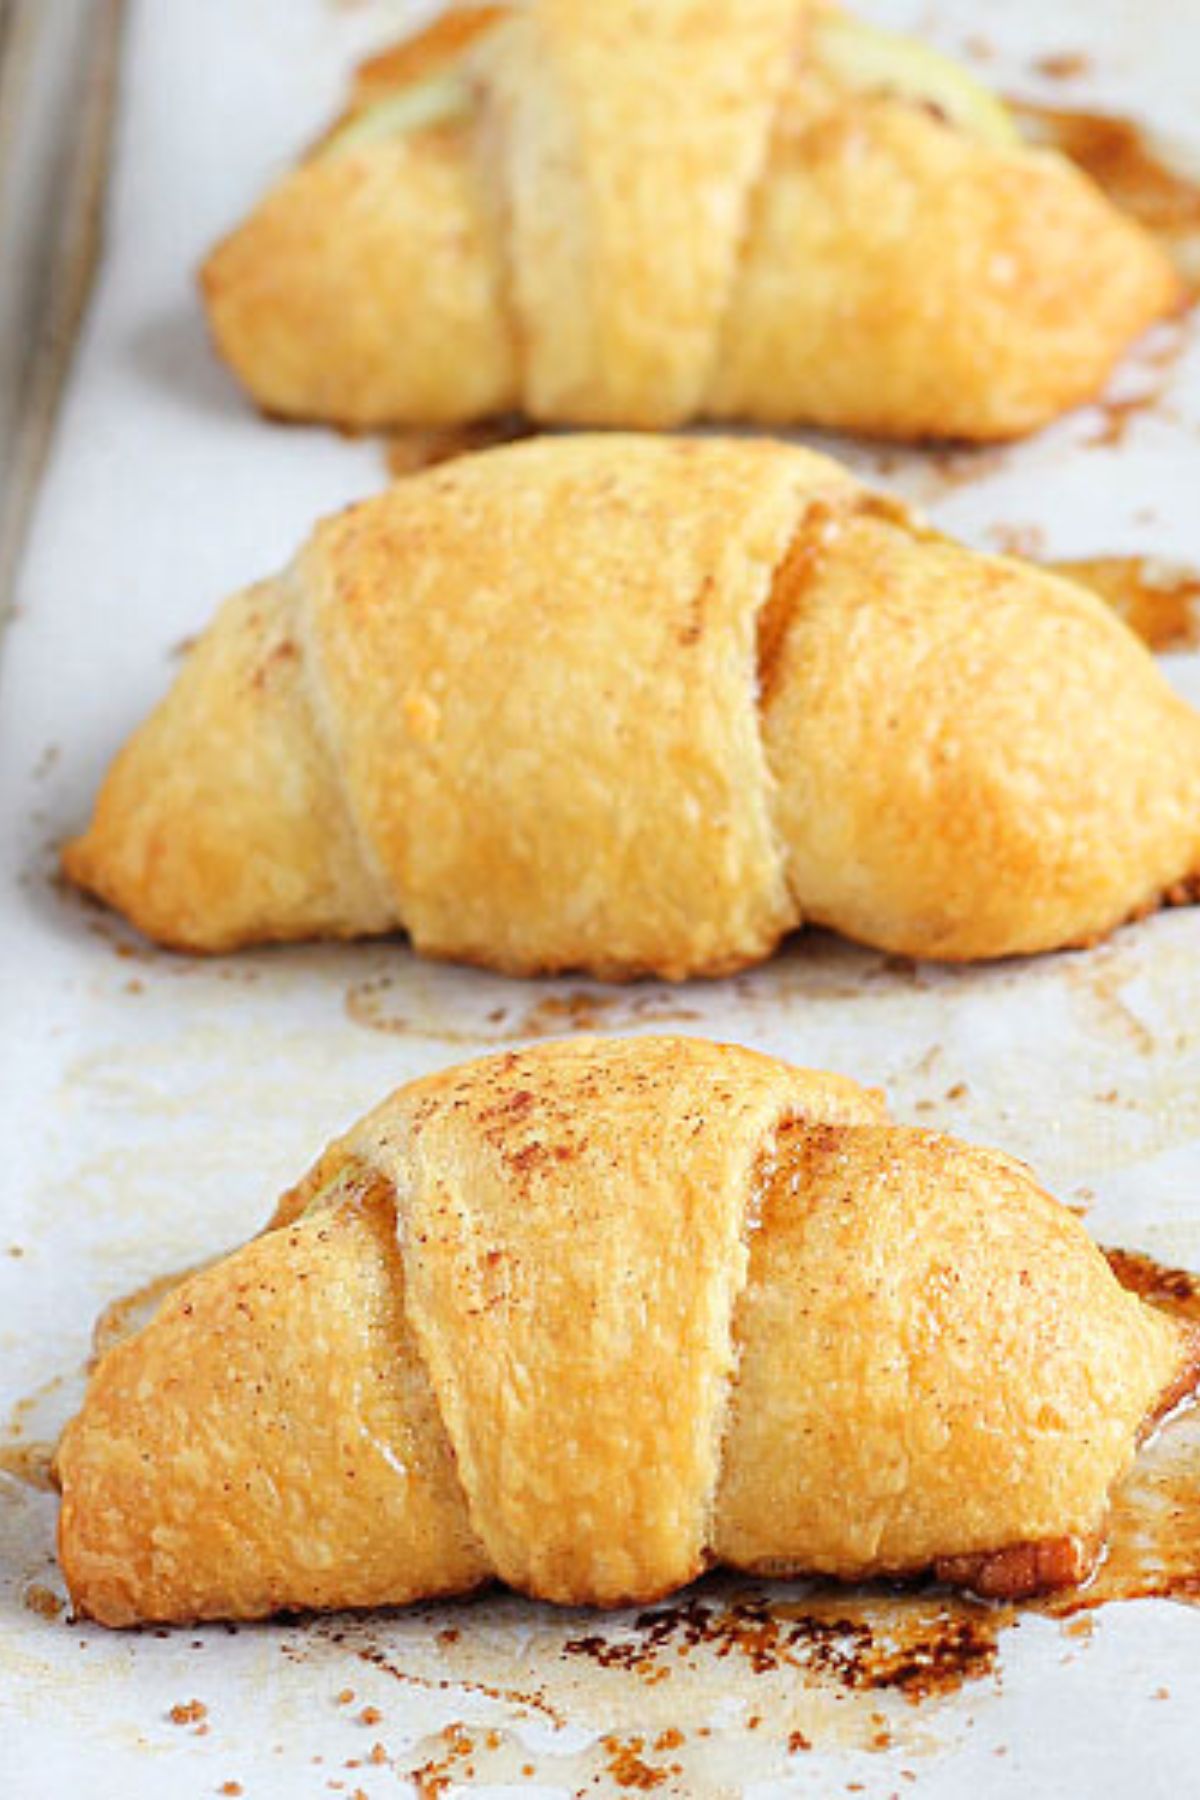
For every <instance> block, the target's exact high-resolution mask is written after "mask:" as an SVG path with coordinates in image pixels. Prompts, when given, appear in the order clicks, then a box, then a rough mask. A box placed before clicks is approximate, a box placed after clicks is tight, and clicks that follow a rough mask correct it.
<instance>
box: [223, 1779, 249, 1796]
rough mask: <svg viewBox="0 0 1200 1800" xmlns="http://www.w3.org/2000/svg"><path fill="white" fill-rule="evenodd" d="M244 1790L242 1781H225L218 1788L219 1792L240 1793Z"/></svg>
mask: <svg viewBox="0 0 1200 1800" xmlns="http://www.w3.org/2000/svg"><path fill="white" fill-rule="evenodd" d="M242 1791H243V1789H242V1784H241V1782H240V1781H226V1782H223V1783H222V1784H221V1786H220V1787H219V1788H218V1790H217V1792H218V1793H221V1794H240V1793H241V1792H242Z"/></svg>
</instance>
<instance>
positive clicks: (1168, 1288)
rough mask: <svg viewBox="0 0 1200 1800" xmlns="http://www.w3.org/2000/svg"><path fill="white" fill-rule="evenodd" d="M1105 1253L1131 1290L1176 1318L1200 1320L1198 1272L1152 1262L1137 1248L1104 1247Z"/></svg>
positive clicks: (1151, 1258)
mask: <svg viewBox="0 0 1200 1800" xmlns="http://www.w3.org/2000/svg"><path fill="white" fill-rule="evenodd" d="M1104 1254H1105V1256H1106V1257H1107V1258H1108V1266H1109V1268H1110V1269H1111V1270H1112V1272H1113V1274H1114V1275H1115V1276H1116V1278H1117V1280H1118V1281H1119V1282H1120V1284H1121V1286H1122V1287H1124V1288H1128V1289H1129V1291H1130V1293H1132V1294H1137V1295H1139V1296H1140V1298H1141V1299H1143V1300H1148V1301H1149V1302H1150V1304H1151V1306H1161V1308H1162V1310H1163V1311H1164V1312H1169V1313H1174V1314H1175V1316H1176V1318H1180V1319H1187V1320H1189V1321H1190V1322H1191V1323H1194V1324H1200V1275H1193V1274H1192V1272H1191V1270H1190V1269H1172V1268H1170V1267H1169V1266H1168V1265H1167V1264H1165V1263H1159V1262H1155V1261H1154V1259H1153V1257H1150V1256H1144V1255H1143V1254H1142V1252H1141V1251H1140V1250H1105V1252H1104Z"/></svg>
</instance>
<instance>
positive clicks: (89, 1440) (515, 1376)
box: [58, 1039, 1196, 1625]
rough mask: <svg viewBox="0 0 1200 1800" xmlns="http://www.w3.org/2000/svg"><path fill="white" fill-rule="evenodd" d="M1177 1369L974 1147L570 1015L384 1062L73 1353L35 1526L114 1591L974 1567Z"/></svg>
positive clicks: (838, 1093) (396, 1592)
mask: <svg viewBox="0 0 1200 1800" xmlns="http://www.w3.org/2000/svg"><path fill="white" fill-rule="evenodd" d="M1195 1368H1196V1342H1195V1334H1194V1332H1192V1331H1191V1329H1190V1328H1185V1327H1183V1326H1182V1325H1180V1324H1179V1323H1178V1322H1177V1321H1175V1320H1172V1319H1169V1318H1168V1317H1167V1316H1166V1315H1165V1314H1161V1313H1158V1312H1156V1311H1155V1310H1154V1309H1153V1308H1152V1307H1150V1306H1148V1305H1147V1304H1146V1303H1145V1302H1143V1301H1141V1300H1140V1299H1138V1298H1137V1297H1136V1296H1134V1295H1131V1294H1129V1293H1127V1292H1126V1291H1125V1290H1124V1289H1123V1288H1122V1287H1121V1286H1120V1285H1119V1283H1118V1282H1117V1280H1116V1279H1115V1277H1114V1276H1113V1275H1112V1273H1111V1271H1110V1270H1109V1267H1108V1265H1107V1263H1106V1262H1105V1260H1104V1258H1103V1257H1102V1256H1101V1255H1100V1253H1099V1252H1098V1251H1097V1250H1096V1249H1095V1247H1094V1246H1093V1245H1092V1243H1091V1242H1090V1240H1089V1239H1088V1237H1087V1235H1086V1233H1085V1232H1084V1230H1083V1228H1082V1226H1081V1225H1080V1224H1079V1222H1078V1220H1077V1219H1076V1218H1075V1217H1074V1216H1073V1215H1072V1214H1071V1213H1070V1212H1069V1211H1068V1210H1067V1209H1065V1208H1063V1207H1060V1206H1059V1205H1058V1204H1057V1203H1056V1202H1054V1201H1052V1200H1050V1199H1049V1198H1048V1197H1047V1196H1046V1195H1045V1194H1043V1193H1041V1192H1040V1191H1039V1190H1038V1188H1037V1187H1036V1186H1035V1185H1034V1182H1033V1180H1032V1178H1031V1177H1030V1175H1029V1173H1028V1171H1027V1170H1025V1169H1024V1168H1023V1167H1022V1166H1021V1165H1019V1164H1017V1163H1014V1162H1012V1161H1011V1160H1010V1159H1009V1158H1007V1157H1004V1156H1001V1155H999V1154H997V1153H996V1152H993V1151H984V1150H976V1149H972V1148H969V1147H968V1146H965V1145H962V1144H958V1143H955V1142H954V1141H953V1140H952V1139H949V1138H945V1137H941V1136H937V1135H935V1134H933V1133H929V1132H920V1131H910V1130H904V1129H901V1128H898V1127H895V1126H893V1125H891V1124H889V1123H888V1122H887V1116H886V1112H885V1109H884V1106H883V1103H882V1100H881V1097H880V1096H879V1095H877V1094H874V1093H871V1092H867V1091H865V1090H863V1089H861V1088H858V1087H856V1086H855V1085H854V1083H852V1082H850V1081H846V1080H844V1079H841V1078H839V1077H835V1076H828V1075H816V1074H811V1073H808V1072H805V1071H801V1070H797V1069H793V1068H790V1067H788V1066H787V1065H785V1064H782V1063H779V1062H776V1061H773V1060H771V1059H768V1058H766V1057H762V1056H758V1055H755V1054H753V1053H751V1052H749V1051H745V1050H741V1049H736V1048H730V1047H723V1046H719V1045H714V1044H710V1043H706V1042H701V1041H688V1040H686V1039H683V1040H681V1039H641V1040H637V1039H632V1040H624V1041H622V1040H619V1039H613V1040H602V1039H577V1040H573V1041H570V1042H567V1043H558V1044H550V1045H545V1046H541V1047H539V1048H537V1049H534V1050H530V1051H524V1052H519V1053H518V1052H513V1053H509V1054H506V1055H502V1056H493V1057H489V1058H487V1059H485V1060H483V1061H481V1062H476V1063H470V1064H467V1065H465V1066H462V1067H459V1068H455V1069H450V1070H448V1071H446V1072H445V1073H444V1074H440V1075H435V1076H432V1077H429V1078H427V1079H425V1080H422V1081H418V1082H415V1083H413V1084H412V1085H410V1086H409V1087H406V1088H402V1089H401V1090H400V1091H399V1092H398V1093H396V1094H394V1095H393V1096H392V1097H391V1098H390V1099H389V1100H387V1101H385V1102H384V1104H383V1105H382V1106H381V1107H379V1108H378V1109H377V1110H376V1111H375V1112H374V1113H372V1114H370V1115H369V1117H367V1118H366V1119H365V1120H363V1121H362V1122H361V1123H360V1124H359V1125H357V1126H356V1127H355V1128H354V1129H353V1130H352V1131H351V1132H350V1133H349V1134H348V1135H347V1136H346V1137H345V1138H343V1139H341V1140H340V1141H339V1142H338V1143H336V1144H334V1145H333V1146H332V1147H331V1148H330V1150H328V1151H327V1152H326V1154H325V1155H324V1156H323V1157H322V1158H321V1160H320V1162H319V1163H318V1164H317V1166H316V1168H315V1169H314V1170H313V1171H312V1173H311V1174H310V1175H309V1177H308V1178H307V1179H306V1180H305V1181H304V1182H302V1183H301V1184H300V1186H299V1187H298V1188H296V1189H294V1190H293V1191H292V1192H291V1193H289V1194H288V1195H285V1197H284V1199H283V1200H282V1201H281V1203H280V1206H279V1208H278V1210H277V1213H276V1216H275V1218H274V1220H273V1221H272V1225H271V1227H270V1228H269V1229H268V1230H267V1231H266V1232H265V1233H264V1234H263V1235H262V1236H260V1237H259V1238H257V1239H255V1240H254V1241H252V1242H251V1243H250V1244H248V1245H246V1246H245V1247H244V1248H243V1249H241V1250H239V1251H237V1252H235V1253H234V1254H233V1255H232V1256H230V1257H228V1258H226V1259H225V1260H224V1261H222V1262H220V1263H218V1264H216V1265H213V1266H210V1267H209V1268H208V1269H207V1270H205V1271H204V1272H202V1273H199V1274H197V1275H194V1276H192V1277H191V1278H189V1279H187V1280H185V1281H184V1282H183V1284H182V1285H181V1286H180V1287H179V1288H178V1289H177V1290H176V1291H175V1292H174V1293H173V1294H172V1295H171V1296H170V1297H169V1298H168V1299H167V1300H166V1301H165V1302H164V1303H163V1305H162V1306H161V1308H160V1309H159V1311H158V1313H157V1314H156V1316H155V1317H154V1318H153V1319H152V1321H151V1322H150V1323H149V1324H148V1325H147V1326H145V1327H144V1328H143V1329H142V1330H141V1331H140V1332H138V1333H137V1334H136V1335H135V1336H133V1337H132V1338H130V1339H128V1340H127V1341H125V1342H124V1343H121V1344H118V1345H117V1346H116V1348H114V1349H111V1350H110V1351H109V1352H108V1353H107V1354H106V1355H105V1356H104V1357H103V1358H102V1360H101V1361H100V1363H99V1365H98V1367H97V1368H96V1370H95V1372H94V1374H93V1376H92V1380H91V1384H90V1387H89V1391H88V1395H87V1399H86V1402H85V1404H84V1407H83V1410H82V1412H81V1413H80V1414H79V1416H78V1417H77V1418H76V1419H75V1420H74V1421H73V1422H72V1423H71V1424H70V1425H69V1426H68V1428H67V1431H66V1433H65V1435H64V1438H63V1441H62V1444H61V1446H60V1450H59V1458H58V1466H59V1472H60V1476H61V1480H62V1489H63V1502H62V1516H61V1529H60V1553H61V1558H62V1562H63V1567H64V1569H65V1571H66V1575H67V1579H68V1582H69V1584H70V1588H71V1593H72V1597H73V1599H74V1601H75V1604H76V1606H77V1607H78V1608H79V1609H80V1610H81V1611H82V1612H84V1613H86V1614H88V1615H90V1616H92V1617H94V1618H97V1619H99V1620H101V1621H103V1622H105V1623H107V1624H113V1625H125V1624H131V1623H134V1622H136V1621H138V1620H144V1619H163V1620H182V1619H192V1618H213V1617H217V1618H219V1617H227V1618H241V1617H254V1616H260V1615H264V1614H269V1613H272V1612H274V1611H277V1610H280V1609H284V1608H295V1607H310V1606H313V1607H342V1606H369V1605H378V1604H384V1603H394V1602H405V1601H410V1600H416V1599H419V1598H422V1597H427V1596H430V1595H436V1594H449V1593H459V1592H464V1591H466V1590H468V1589H470V1588H472V1587H474V1586H476V1585H478V1584H480V1583H482V1582H485V1581H488V1580H490V1579H493V1578H496V1577H498V1578H500V1579H502V1580H504V1581H506V1582H508V1583H511V1584H512V1585H513V1586H514V1587H517V1588H519V1589H521V1590H522V1591H523V1592H526V1593H528V1594H531V1595H535V1596H537V1597H539V1598H543V1599H549V1600H554V1601H559V1602H564V1603H571V1604H579V1603H587V1604H596V1605H602V1606H612V1605H618V1604H621V1603H624V1602H640V1601H645V1600H648V1599H650V1598H652V1597H654V1596H658V1595H662V1594H665V1593H668V1592H670V1591H671V1590H672V1589H674V1588H676V1587H678V1586H679V1585H681V1584H682V1583H685V1582H687V1581H689V1580H690V1579H692V1578H693V1577H694V1576H695V1575H696V1574H698V1573H699V1572H700V1571H701V1570H702V1569H704V1568H705V1567H706V1566H708V1565H710V1564H711V1563H713V1562H722V1563H727V1564H730V1565H732V1566H734V1567H737V1568H742V1569H747V1570H754V1571H765V1572H769V1573H782V1572H792V1571H796V1572H799V1571H823V1572H825V1573H827V1574H830V1575H833V1576H837V1577H843V1578H846V1579H857V1578H860V1577H865V1576H870V1575H873V1574H878V1573H883V1572H886V1573H889V1574H911V1573H916V1572H918V1571H920V1570H923V1569H926V1568H928V1567H929V1566H930V1565H933V1564H937V1565H938V1567H939V1568H940V1569H941V1570H942V1572H943V1573H947V1574H949V1575H950V1576H951V1577H953V1576H954V1574H955V1572H956V1571H959V1572H960V1573H961V1575H962V1577H963V1578H965V1579H968V1580H970V1581H971V1582H972V1584H973V1585H975V1586H977V1587H982V1588H984V1589H986V1590H988V1591H992V1592H996V1591H1001V1590H1003V1591H1006V1592H1010V1593H1011V1592H1014V1591H1020V1590H1021V1589H1023V1588H1024V1589H1028V1588H1029V1586H1030V1585H1034V1586H1039V1585H1041V1586H1044V1585H1046V1584H1047V1583H1048V1582H1052V1581H1054V1580H1060V1579H1064V1578H1065V1579H1072V1580H1073V1579H1077V1578H1078V1577H1079V1575H1081V1574H1083V1573H1086V1569H1087V1567H1088V1566H1090V1562H1089V1558H1090V1557H1091V1556H1093V1555H1094V1551H1095V1546H1096V1545H1097V1544H1098V1543H1099V1540H1100V1536H1101V1533H1102V1529H1103V1523H1104V1516H1105V1508H1106V1503H1107V1497H1108V1494H1109V1491H1110V1489H1111V1487H1112V1485H1113V1483H1114V1482H1115V1481H1116V1480H1117V1479H1118V1478H1119V1476H1120V1475H1121V1474H1122V1472H1123V1471H1124V1470H1125V1469H1126V1468H1127V1467H1128V1465H1129V1463H1130V1462H1131V1460H1132V1458H1133V1455H1134V1453H1135V1449H1136V1445H1137V1442H1138V1437H1139V1433H1140V1431H1141V1429H1142V1427H1143V1426H1144V1424H1145V1423H1146V1421H1147V1420H1149V1419H1151V1418H1153V1416H1154V1415H1155V1414H1156V1411H1157V1409H1158V1408H1159V1406H1160V1405H1161V1404H1162V1402H1163V1399H1164V1396H1167V1395H1171V1396H1172V1397H1174V1398H1177V1397H1178V1395H1179V1392H1180V1387H1181V1382H1182V1383H1183V1384H1184V1385H1191V1384H1192V1383H1194V1380H1195ZM1079 1546H1089V1547H1090V1548H1089V1549H1087V1550H1086V1552H1082V1551H1080V1549H1079Z"/></svg>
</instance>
